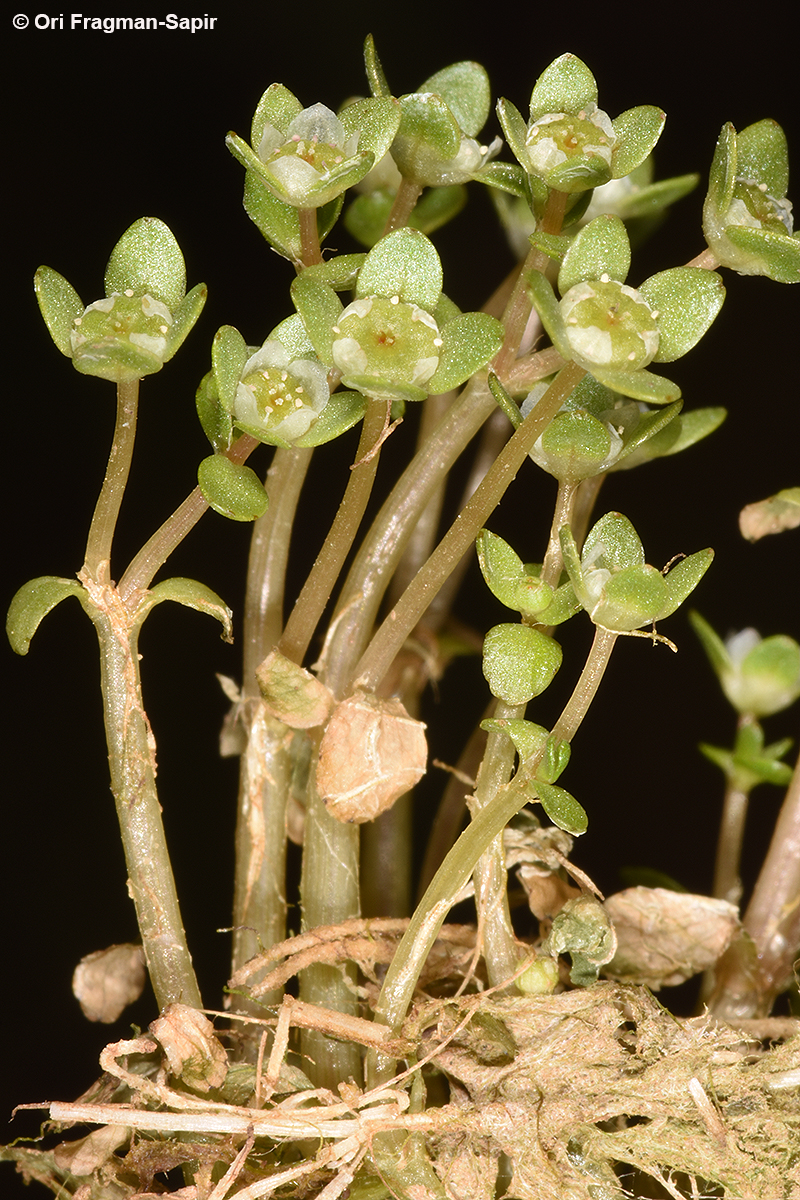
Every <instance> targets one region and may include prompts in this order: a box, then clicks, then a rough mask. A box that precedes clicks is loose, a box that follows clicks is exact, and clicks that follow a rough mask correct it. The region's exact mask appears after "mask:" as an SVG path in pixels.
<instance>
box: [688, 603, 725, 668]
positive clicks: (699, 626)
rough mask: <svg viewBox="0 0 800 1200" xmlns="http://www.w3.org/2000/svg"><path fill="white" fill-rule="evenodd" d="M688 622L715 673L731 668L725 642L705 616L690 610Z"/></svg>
mask: <svg viewBox="0 0 800 1200" xmlns="http://www.w3.org/2000/svg"><path fill="white" fill-rule="evenodd" d="M689 623H690V624H691V626H692V629H693V630H694V631H695V633H696V634H697V636H698V637H699V639H700V643H701V645H702V647H703V649H704V650H705V652H706V654H707V656H708V659H709V662H710V663H711V666H712V667H713V669H714V672H715V674H717V675H719V676H722V675H723V674H724V673H725V672H727V671H731V670H733V663H732V662H731V656H730V654H729V653H728V649H727V647H726V645H725V643H724V642H723V640H722V638H721V637H720V636H719V634H718V633H717V632H716V631H715V630H714V629H712V628H711V626H710V625H709V623H708V621H707V620H706V619H705V617H701V616H700V613H699V612H696V611H694V610H692V611H690V613H689Z"/></svg>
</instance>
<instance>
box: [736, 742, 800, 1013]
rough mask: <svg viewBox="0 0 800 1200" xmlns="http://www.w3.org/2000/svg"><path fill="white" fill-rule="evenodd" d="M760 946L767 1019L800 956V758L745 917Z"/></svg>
mask: <svg viewBox="0 0 800 1200" xmlns="http://www.w3.org/2000/svg"><path fill="white" fill-rule="evenodd" d="M744 927H745V929H746V930H747V932H748V933H749V934H750V936H751V938H752V939H753V941H754V942H755V944H756V949H757V952H758V965H759V968H760V975H761V998H762V1004H761V1011H760V1012H759V1013H756V1016H766V1015H767V1014H768V1013H769V1010H770V1008H771V1007H772V1002H773V1000H774V998H775V994H776V992H777V991H778V989H779V988H780V987H781V986H782V985H783V983H784V981H785V980H786V979H788V978H789V977H790V976H791V972H792V964H793V962H795V960H796V959H797V957H798V955H799V954H800V760H798V762H797V765H796V766H795V769H794V774H793V776H792V780H791V783H790V784H789V788H788V790H787V792H786V797H785V799H784V801H783V804H782V805H781V811H780V813H779V814H778V820H777V822H776V823H775V832H774V833H773V835H772V840H771V842H770V844H769V850H768V851H767V857H766V858H765V859H764V866H763V867H762V868H761V871H760V873H759V876H758V880H757V881H756V886H755V888H754V889H753V895H752V898H751V900H750V903H749V904H748V906H747V910H746V912H745V914H744Z"/></svg>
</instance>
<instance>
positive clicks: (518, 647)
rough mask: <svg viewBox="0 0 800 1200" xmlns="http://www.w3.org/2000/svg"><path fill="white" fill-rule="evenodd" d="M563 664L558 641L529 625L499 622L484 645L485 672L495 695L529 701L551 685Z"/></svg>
mask: <svg viewBox="0 0 800 1200" xmlns="http://www.w3.org/2000/svg"><path fill="white" fill-rule="evenodd" d="M560 666H561V647H560V646H559V644H558V642H555V641H553V639H552V638H550V637H547V635H546V634H544V633H540V632H539V630H538V629H532V628H531V627H530V626H529V625H495V627H494V628H493V629H490V630H489V632H488V633H487V635H486V639H485V641H484V644H483V673H484V676H485V678H486V681H487V682H488V684H489V688H490V690H491V692H492V695H494V696H497V697H498V698H499V699H500V700H504V701H505V702H506V704H527V702H528V701H529V700H532V699H533V697H534V696H538V695H540V694H541V693H542V692H543V691H544V690H545V688H547V687H549V685H550V683H551V682H552V680H553V677H554V675H555V674H556V671H557V670H558V668H559V667H560Z"/></svg>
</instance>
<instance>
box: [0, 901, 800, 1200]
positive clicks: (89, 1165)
mask: <svg viewBox="0 0 800 1200" xmlns="http://www.w3.org/2000/svg"><path fill="white" fill-rule="evenodd" d="M405 924H406V923H405V922H402V921H389V920H386V921H351V922H347V923H346V927H330V928H328V929H323V930H313V931H309V932H308V933H306V934H303V935H300V937H298V938H293V939H290V940H289V941H287V942H285V943H282V946H281V947H275V948H274V950H273V951H272V952H270V956H271V959H272V961H275V959H276V958H281V957H282V958H283V960H284V961H283V963H281V966H285V967H286V968H287V969H288V970H289V973H290V974H291V973H292V970H297V969H301V967H303V966H305V965H308V962H310V961H311V957H310V956H311V955H312V954H313V953H314V952H316V954H317V959H316V961H326V962H333V961H343V960H345V959H348V958H350V959H355V960H356V961H359V962H360V964H361V965H362V967H364V966H366V967H367V970H368V972H370V973H371V972H374V968H375V965H376V964H377V963H379V962H381V961H386V956H387V952H388V951H389V950H390V948H394V947H395V946H396V943H397V939H398V938H399V936H400V935H401V933H402V932H403V928H404V927H405ZM474 936H475V934H474V930H472V929H470V928H469V927H464V926H450V927H448V926H444V927H443V929H442V932H441V937H440V940H439V942H438V943H437V948H436V954H435V955H434V956H432V957H433V958H437V962H438V965H437V966H436V968H435V969H434V970H433V971H430V970H429V971H428V972H426V978H427V980H428V986H429V984H430V982H431V980H432V979H433V978H439V979H440V980H441V979H442V978H443V977H444V976H445V975H447V974H450V975H453V976H457V975H458V973H459V972H461V973H462V974H463V972H464V970H466V969H467V964H468V961H469V960H470V959H471V958H472V950H473V948H474ZM370 943H371V945H372V950H371V951H370V950H369V948H368V947H369V945H370ZM276 951H277V954H276V953H275V952H276ZM281 951H282V953H281ZM370 955H371V956H372V957H371V962H372V967H371V971H370V966H369V962H368V960H369V958H370ZM261 957H262V958H263V957H264V956H261ZM259 966H262V967H263V966H264V963H263V962H259V960H257V959H256V960H253V961H252V962H251V963H250V964H248V968H247V969H252V970H253V971H255V970H256V969H258V967H259ZM429 967H430V964H429ZM241 974H244V972H242V973H241ZM242 982H243V980H242V981H240V985H239V986H241V984H242ZM269 986H271V987H274V986H275V982H274V980H273V982H272V983H271V984H269ZM373 986H374V985H373ZM254 990H255V989H254ZM369 991H372V987H370V988H369ZM373 994H374V993H373ZM176 1008H177V1010H178V1011H176V1013H175V1014H174V1019H175V1020H178V1021H180V1020H182V1018H183V1014H182V1013H181V1012H180V1011H179V1010H180V1008H181V1006H176ZM272 1011H273V1013H274V1011H275V1010H272ZM220 1015H221V1014H220ZM364 1016H365V1017H368V1016H369V1011H368V1008H367V1007H366V1006H365V1010H364ZM246 1019H247V1018H245V1020H246ZM249 1020H250V1021H251V1022H252V1021H254V1020H255V1021H256V1024H259V1023H261V1024H262V1025H263V1027H264V1033H265V1035H266V1034H267V1033H268V1031H270V1030H273V1031H274V1035H273V1043H272V1051H271V1053H270V1052H269V1049H268V1047H267V1037H266V1036H264V1038H263V1049H262V1054H261V1055H260V1057H259V1061H258V1064H257V1066H256V1067H253V1066H252V1065H251V1064H246V1063H237V1062H235V1061H231V1062H229V1063H228V1066H227V1078H226V1079H225V1081H224V1082H223V1083H222V1084H221V1086H220V1087H219V1088H215V1089H212V1090H210V1091H207V1092H206V1093H204V1094H203V1095H200V1094H198V1092H197V1090H186V1088H185V1087H184V1088H183V1090H179V1087H180V1082H181V1081H179V1080H176V1079H175V1077H174V1076H172V1075H171V1074H170V1069H171V1068H170V1062H169V1061H168V1059H167V1055H166V1054H165V1053H162V1052H161V1051H160V1048H159V1045H158V1042H157V1041H156V1039H155V1038H153V1037H151V1036H147V1035H145V1036H143V1037H140V1038H137V1039H132V1040H129V1041H124V1042H119V1043H115V1044H114V1045H112V1046H109V1047H107V1048H106V1050H105V1051H104V1052H103V1055H102V1056H101V1065H102V1066H103V1068H104V1070H105V1072H106V1074H105V1076H104V1077H103V1079H102V1080H101V1081H100V1082H99V1084H98V1085H97V1086H96V1088H95V1089H93V1090H92V1091H91V1092H90V1093H87V1095H86V1096H85V1097H83V1098H82V1100H81V1101H79V1102H77V1103H75V1104H52V1105H50V1116H51V1118H52V1120H54V1121H57V1122H58V1123H59V1125H63V1124H67V1123H69V1122H82V1123H88V1124H97V1125H100V1126H103V1127H105V1129H104V1131H103V1132H98V1131H95V1132H93V1133H91V1134H90V1135H89V1136H88V1138H82V1139H80V1140H79V1142H77V1143H76V1142H69V1143H61V1145H60V1146H58V1147H57V1148H56V1149H55V1150H50V1151H43V1150H33V1149H27V1148H22V1147H11V1148H9V1149H8V1150H7V1151H6V1152H5V1153H6V1156H7V1157H11V1158H14V1159H16V1161H17V1162H18V1164H19V1169H20V1170H21V1171H23V1173H25V1174H26V1175H27V1176H28V1177H31V1178H38V1179H41V1180H42V1181H43V1182H50V1183H51V1185H52V1182H53V1181H54V1180H55V1179H57V1178H58V1179H60V1181H61V1182H62V1184H63V1186H64V1189H65V1192H64V1194H72V1195H74V1196H75V1197H79V1198H80V1200H101V1197H102V1198H103V1200H105V1198H106V1197H110V1198H113V1200H133V1198H134V1197H139V1198H140V1200H141V1198H142V1197H143V1196H146V1195H152V1194H155V1193H154V1192H151V1191H150V1189H151V1188H156V1190H158V1188H157V1185H154V1184H153V1182H152V1180H153V1176H154V1174H156V1173H158V1172H160V1171H165V1170H168V1169H170V1168H171V1167H175V1166H178V1165H180V1164H182V1163H187V1162H192V1163H193V1164H194V1165H193V1171H194V1174H193V1177H192V1178H193V1182H191V1183H189V1184H186V1185H185V1186H183V1187H181V1188H180V1190H179V1191H178V1192H177V1193H175V1194H178V1195H179V1196H181V1197H183V1198H184V1200H256V1198H257V1197H262V1196H269V1195H273V1194H278V1195H281V1196H286V1197H288V1196H290V1195H291V1196H309V1195H320V1194H322V1189H323V1188H324V1189H325V1191H324V1196H325V1200H335V1198H336V1197H337V1196H339V1195H340V1194H341V1193H342V1192H343V1191H344V1190H345V1188H349V1189H350V1193H349V1194H350V1196H351V1197H352V1198H353V1200H355V1198H357V1197H358V1196H359V1195H360V1194H362V1190H363V1195H364V1196H365V1197H366V1196H367V1193H369V1195H370V1196H373V1195H382V1196H386V1195H397V1196H399V1197H400V1198H401V1200H412V1197H415V1198H416V1200H419V1196H421V1195H422V1193H423V1192H424V1196H425V1200H428V1197H430V1200H467V1198H468V1200H492V1198H493V1196H494V1194H495V1188H496V1185H497V1182H498V1179H497V1176H498V1169H499V1165H500V1163H501V1162H503V1163H505V1164H506V1165H507V1167H508V1169H509V1170H510V1171H511V1179H510V1182H509V1183H508V1185H507V1187H506V1189H505V1190H506V1193H507V1195H508V1196H511V1197H518V1198H519V1200H606V1197H608V1198H609V1200H611V1198H612V1197H613V1198H621V1197H623V1196H625V1195H628V1196H631V1195H639V1196H644V1195H650V1194H663V1193H659V1192H658V1191H657V1190H656V1192H655V1193H653V1192H651V1190H650V1189H651V1188H653V1187H655V1184H654V1183H653V1182H652V1181H657V1182H658V1183H659V1184H660V1186H661V1187H662V1188H663V1189H664V1190H665V1192H666V1194H667V1195H670V1196H675V1197H679V1198H680V1197H686V1198H687V1200H688V1198H689V1197H693V1196H697V1197H700V1196H704V1195H712V1196H723V1197H731V1198H733V1197H738V1198H741V1197H748V1198H752V1200H783V1198H786V1200H791V1198H792V1197H795V1196H797V1195H798V1192H797V1183H798V1180H797V1161H798V1149H800V1128H799V1127H800V1100H799V1099H798V1086H797V1085H798V1082H799V1079H798V1074H799V1068H798V1062H800V1022H797V1021H794V1020H791V1019H786V1018H784V1019H782V1020H774V1021H771V1020H766V1021H765V1022H762V1023H761V1026H762V1028H760V1029H759V1030H758V1034H757V1036H753V1035H752V1033H751V1035H750V1037H749V1039H748V1038H747V1037H746V1035H745V1034H743V1033H742V1032H741V1031H740V1030H738V1029H734V1028H732V1027H730V1026H727V1025H723V1024H715V1023H714V1022H713V1021H712V1020H711V1019H709V1018H707V1017H698V1018H694V1019H692V1020H681V1019H678V1018H676V1017H674V1016H672V1015H671V1014H670V1013H669V1012H668V1011H667V1010H666V1009H664V1008H663V1007H662V1006H661V1005H660V1004H659V1003H658V1002H657V1001H656V1000H655V998H654V997H653V996H652V995H651V994H650V992H649V991H648V990H647V989H646V988H644V987H641V986H638V985H625V984H618V983H612V982H601V983H598V984H597V985H595V986H594V987H591V988H586V989H581V988H578V989H575V990H572V991H566V992H562V993H561V994H559V995H552V996H550V995H548V996H535V997H522V996H517V995H508V994H502V993H501V992H499V991H498V990H490V991H484V992H481V991H478V992H473V993H471V994H465V995H462V996H460V997H458V998H454V997H452V996H450V997H445V998H438V999H437V998H435V997H432V996H431V994H430V991H427V992H420V993H418V996H417V999H416V1002H415V1004H414V1006H413V1007H412V1010H411V1012H410V1014H409V1016H408V1018H407V1020H406V1021H405V1023H404V1025H403V1027H402V1029H401V1030H399V1031H398V1030H389V1029H385V1030H384V1029H383V1028H382V1027H381V1026H376V1025H375V1024H374V1023H373V1022H371V1021H369V1020H365V1019H363V1018H343V1017H342V1016H341V1014H338V1013H333V1012H329V1011H328V1010H324V1009H318V1008H315V1006H313V1005H307V1004H302V1003H301V1002H299V1001H296V1000H293V999H292V998H287V999H286V1000H285V1001H284V1005H283V1006H282V1008H281V1009H280V1010H279V1011H278V1017H277V1020H276V1018H275V1016H271V1017H265V1019H264V1020H263V1021H262V1022H259V1021H258V1020H257V1019H255V1018H250V1019H249ZM298 1025H300V1026H304V1027H315V1028H319V1029H321V1030H323V1031H324V1032H326V1033H327V1034H329V1035H330V1034H333V1036H339V1037H340V1038H349V1039H350V1040H352V1041H354V1042H355V1043H357V1044H359V1045H361V1046H362V1047H364V1048H367V1047H372V1048H373V1049H374V1048H376V1047H380V1048H381V1049H382V1052H383V1053H390V1054H392V1055H393V1056H397V1057H398V1059H399V1060H400V1061H398V1072H399V1074H398V1076H397V1077H396V1078H395V1079H394V1080H391V1081H389V1083H387V1084H386V1085H382V1086H380V1087H379V1088H377V1089H376V1090H375V1091H373V1092H363V1091H361V1090H360V1089H359V1088H358V1087H356V1086H355V1084H353V1083H350V1084H342V1085H340V1087H339V1095H335V1094H334V1093H332V1092H330V1091H327V1090H325V1089H315V1088H312V1087H311V1086H310V1085H309V1084H308V1081H307V1080H306V1081H304V1080H303V1074H302V1065H303V1064H302V1060H301V1059H299V1058H298V1057H297V1056H296V1055H295V1054H293V1053H292V1052H291V1051H289V1053H288V1055H287V1054H286V1053H285V1050H286V1047H287V1044H288V1046H290V1047H291V1044H292V1043H291V1040H290V1036H289V1035H290V1028H291V1027H292V1026H298ZM151 1028H152V1029H153V1030H154V1032H156V1033H157V1034H158V1029H159V1028H160V1027H159V1025H158V1022H154V1024H153V1026H151ZM210 1030H211V1026H210V1025H209V1026H208V1029H205V1027H204V1030H203V1031H202V1032H203V1034H204V1036H206V1035H208V1036H211V1034H210ZM162 1032H163V1029H162ZM770 1034H771V1035H773V1036H775V1037H787V1039H788V1040H787V1041H786V1042H785V1043H784V1044H778V1045H773V1046H772V1048H771V1049H770V1050H769V1052H763V1051H762V1049H761V1046H760V1043H759V1041H758V1040H757V1037H758V1036H765V1035H767V1036H769V1035H770ZM217 1037H222V1038H223V1039H224V1037H225V1035H224V1034H220V1032H219V1031H217V1034H216V1037H214V1042H215V1043H216V1044H219V1043H218V1042H217ZM234 1042H235V1037H234ZM173 1057H174V1055H173ZM407 1064H408V1065H407ZM298 1067H299V1068H300V1069H298ZM419 1070H422V1071H424V1072H425V1073H426V1075H427V1074H428V1073H429V1072H431V1071H432V1072H433V1075H432V1076H431V1079H433V1078H434V1077H438V1078H440V1079H441V1077H442V1076H444V1078H445V1079H446V1080H447V1082H448V1084H449V1096H444V1097H443V1100H444V1102H443V1103H442V1104H441V1106H439V1107H428V1108H427V1109H426V1110H425V1111H423V1112H417V1111H413V1112H412V1111H410V1110H409V1100H410V1098H409V1093H408V1091H407V1090H406V1088H407V1086H408V1082H409V1079H410V1078H412V1077H413V1076H414V1074H415V1073H416V1072H417V1071H419ZM184 1084H185V1078H184ZM398 1134H399V1135H401V1136H399V1137H398ZM379 1135H388V1136H389V1138H390V1140H389V1147H390V1148H389V1154H390V1157H391V1156H392V1155H393V1156H394V1159H393V1165H391V1164H390V1165H389V1166H387V1165H386V1164H387V1157H386V1156H387V1148H386V1139H385V1138H384V1139H383V1142H382V1141H381V1137H380V1136H379ZM376 1139H377V1140H376ZM311 1141H313V1146H314V1149H313V1150H312V1151H310V1152H309V1150H308V1146H309V1142H311ZM420 1156H422V1157H421V1158H420ZM503 1156H505V1157H503ZM425 1159H427V1160H428V1163H427V1166H426V1167H425V1171H426V1172H427V1174H425V1173H424V1172H423V1174H424V1177H425V1178H426V1179H427V1180H428V1183H427V1184H426V1185H425V1187H423V1188H422V1191H421V1192H419V1196H418V1190H419V1189H417V1190H415V1189H414V1187H412V1186H411V1184H412V1183H413V1180H414V1178H418V1172H419V1170H420V1165H419V1164H420V1161H424V1160H425ZM76 1166H77V1168H78V1170H77V1171H76ZM431 1166H432V1171H431ZM617 1171H618V1172H619V1176H618V1175H617ZM84 1172H85V1173H84ZM635 1172H640V1174H639V1175H635V1174H634V1173H635ZM387 1173H391V1176H392V1178H391V1180H388V1181H387ZM645 1176H647V1177H649V1179H650V1181H651V1182H650V1183H648V1182H647V1181H646V1180H645V1182H644V1183H641V1182H637V1183H635V1184H633V1186H634V1187H635V1188H636V1189H646V1190H635V1191H633V1192H632V1191H630V1190H629V1185H630V1182H631V1180H633V1179H637V1180H643V1179H644V1177H645ZM404 1178H407V1180H408V1186H404V1185H403V1184H401V1183H398V1182H397V1180H403V1179H404ZM381 1180H383V1185H382V1184H381ZM626 1181H627V1182H626ZM432 1184H433V1185H435V1186H432ZM376 1189H377V1190H376Z"/></svg>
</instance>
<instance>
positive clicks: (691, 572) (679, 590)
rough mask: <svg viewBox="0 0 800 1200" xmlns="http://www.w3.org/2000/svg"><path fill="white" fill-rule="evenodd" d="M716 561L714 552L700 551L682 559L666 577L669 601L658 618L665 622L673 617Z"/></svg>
mask: <svg viewBox="0 0 800 1200" xmlns="http://www.w3.org/2000/svg"><path fill="white" fill-rule="evenodd" d="M713 561H714V551H713V550H698V551H697V553H696V554H690V555H689V557H688V558H682V559H681V561H680V562H679V563H676V565H675V566H674V567H672V569H671V570H670V571H669V572H668V574H667V575H666V576H665V580H664V581H665V583H666V586H667V596H668V600H667V603H666V604H665V605H664V607H663V608H662V609H661V611H660V612H659V613H658V617H657V618H656V619H657V620H659V621H663V620H664V618H665V617H669V616H671V615H672V614H673V613H674V612H675V609H676V608H678V607H680V605H681V604H683V602H684V600H685V599H686V597H687V596H688V595H689V594H690V593H691V592H693V591H694V589H695V588H696V587H697V585H698V583H699V582H700V580H701V579H702V578H703V576H704V575H705V573H706V571H707V570H708V568H709V567H710V566H711V563H712V562H713Z"/></svg>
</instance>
